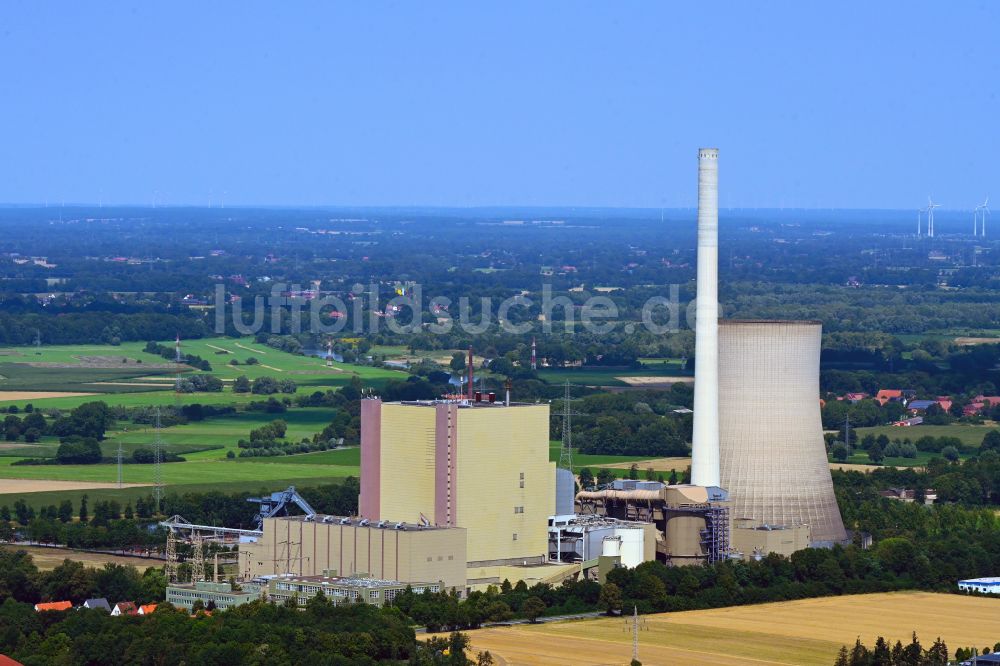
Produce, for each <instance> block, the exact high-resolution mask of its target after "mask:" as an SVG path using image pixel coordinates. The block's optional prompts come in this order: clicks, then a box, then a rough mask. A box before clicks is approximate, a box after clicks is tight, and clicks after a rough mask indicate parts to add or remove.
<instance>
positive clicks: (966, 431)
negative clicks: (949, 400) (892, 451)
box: [852, 423, 997, 464]
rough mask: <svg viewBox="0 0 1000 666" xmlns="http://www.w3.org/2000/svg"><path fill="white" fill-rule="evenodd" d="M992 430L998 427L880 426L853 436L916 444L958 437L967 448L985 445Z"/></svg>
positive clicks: (859, 429)
mask: <svg viewBox="0 0 1000 666" xmlns="http://www.w3.org/2000/svg"><path fill="white" fill-rule="evenodd" d="M990 430H997V426H995V425H992V426H987V425H971V424H968V423H958V424H952V425H918V426H910V427H909V428H900V427H896V426H878V427H874V428H855V429H853V430H852V432H853V434H854V435H856V436H857V437H858V438H859V439H860V438H863V437H864V436H865V435H868V434H871V435H874V436H875V437H878V436H879V435H885V436H886V437H888V438H889V440H890V441H891V440H894V439H906V438H909V440H910V441H911V442H915V441H917V440H918V439H920V438H921V437H927V436H930V437H958V438H959V439H960V440H962V443H963V444H965V445H967V446H979V445H980V444H982V443H983V437H985V436H986V433H988V432H989V431H990ZM911 464H912V462H911Z"/></svg>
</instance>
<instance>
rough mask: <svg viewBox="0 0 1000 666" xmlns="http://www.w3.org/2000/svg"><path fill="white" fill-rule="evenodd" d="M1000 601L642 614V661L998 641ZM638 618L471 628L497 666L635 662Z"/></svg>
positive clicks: (808, 660)
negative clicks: (633, 622)
mask: <svg viewBox="0 0 1000 666" xmlns="http://www.w3.org/2000/svg"><path fill="white" fill-rule="evenodd" d="M998 612H1000V599H989V598H983V597H967V596H961V595H957V594H955V595H952V594H935V593H929V592H893V593H886V594H863V595H850V596H841V597H826V598H822V599H806V600H800V601H788V602H780V603H773V604H761V605H756V606H736V607H731V608H719V609H712V610H703V611H688V612H682V613H662V614H658V615H647V616H645V617H643V618H642V620H643V627H644V628H643V630H642V631H641V632H640V635H639V660H640V661H641V662H643V663H645V664H695V663H697V664H715V665H719V666H722V665H727V666H730V665H737V666H751V665H756V666H760V665H762V664H773V665H781V664H796V665H802V666H812V665H815V666H830V664H832V663H833V662H834V661H835V660H836V658H837V652H838V651H839V650H840V647H841V646H842V645H845V644H846V645H848V647H850V646H851V645H853V644H854V641H855V640H856V639H857V638H858V637H860V638H861V640H862V641H863V642H865V643H867V644H868V645H869V646H871V645H872V644H873V643H874V642H875V639H876V637H877V636H879V635H882V636H884V637H886V638H887V639H889V640H890V641H891V642H893V643H895V641H896V640H902V641H903V642H904V644H905V643H907V642H909V639H910V636H911V634H912V633H913V632H914V631H915V632H916V633H917V636H918V638H919V639H920V640H921V642H922V643H923V644H924V646H925V647H927V646H929V645H930V644H931V643H932V642H933V641H934V639H935V638H937V637H939V636H940V637H941V638H942V639H944V641H945V642H946V643H947V645H948V648H949V652H951V653H952V654H953V653H954V650H955V648H957V647H960V646H983V645H993V644H994V643H996V641H997V640H1000V636H998V633H1000V625H998V623H997V620H996V617H997V614H998ZM629 621H630V620H626V619H623V618H602V619H598V620H578V621H569V622H555V623H551V624H540V625H535V626H531V625H517V626H513V627H497V628H490V629H482V630H479V631H470V632H468V636H469V638H470V640H471V643H472V650H473V653H475V651H480V650H489V651H490V653H491V654H492V655H493V657H494V659H495V660H496V661H497V663H499V664H506V665H507V666H548V665H550V664H551V665H556V664H565V663H567V656H568V655H572V656H573V657H572V662H573V663H574V664H579V665H580V666H587V665H593V666H598V665H603V664H625V663H628V661H629V659H631V656H632V634H631V632H630V631H627V630H626V623H627V622H629Z"/></svg>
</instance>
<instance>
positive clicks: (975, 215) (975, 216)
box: [972, 196, 990, 236]
mask: <svg viewBox="0 0 1000 666" xmlns="http://www.w3.org/2000/svg"><path fill="white" fill-rule="evenodd" d="M989 203H990V198H989V197H988V196H987V197H986V201H984V202H983V203H981V204H980V205H978V206H976V208H975V210H974V211H972V235H973V236H979V235H980V233H979V215H980V211H981V212H982V217H983V233H982V235H983V236H985V235H986V213H987V212H988V211H989Z"/></svg>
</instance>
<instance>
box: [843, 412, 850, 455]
mask: <svg viewBox="0 0 1000 666" xmlns="http://www.w3.org/2000/svg"><path fill="white" fill-rule="evenodd" d="M844 444H846V445H847V451H848V452H850V450H851V417H849V416H845V417H844Z"/></svg>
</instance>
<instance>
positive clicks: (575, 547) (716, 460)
mask: <svg viewBox="0 0 1000 666" xmlns="http://www.w3.org/2000/svg"><path fill="white" fill-rule="evenodd" d="M718 159H719V152H718V150H716V149H702V150H700V151H699V153H698V250H697V260H698V267H697V307H696V312H697V321H696V327H695V331H696V337H695V352H696V361H697V362H696V364H695V385H694V421H693V436H692V464H691V483H690V484H683V485H666V484H663V483H659V482H653V481H629V480H619V481H616V482H614V483H613V484H611V485H610V486H607V487H599V488H584V489H581V490H580V491H579V492H576V490H575V488H574V486H575V481H576V479H575V477H574V475H573V473H572V472H571V471H569V470H567V469H557V466H556V464H555V463H552V462H550V461H549V431H550V424H549V420H550V410H549V405H548V404H526V403H516V402H513V403H512V402H511V401H510V395H509V385H508V395H507V396H506V399H504V400H499V401H498V400H496V398H495V397H494V396H493V394H482V393H479V392H473V387H472V382H471V376H470V382H469V383H468V387H467V388H468V393H467V394H461V395H451V396H445V397H444V398H442V399H440V400H426V401H409V402H383V401H382V400H381V399H379V398H376V397H369V398H365V399H363V400H362V401H361V489H360V498H359V515H358V516H322V515H316V514H313V513H308V514H307V515H305V516H278V515H275V514H276V510H274V509H270V511H269V513H268V514H267V515H263V514H262V521H261V523H262V524H261V528H260V530H258V531H246V533H245V534H244V533H241V534H240V535H239V537H240V541H241V542H242V543H241V544H240V559H239V566H240V569H241V575H242V577H243V579H244V580H256V581H258V585H260V586H268V585H269V586H270V587H271V588H274V589H279V590H283V591H284V592H285V593H286V594H287V593H288V592H289V591H290V590H292V588H294V589H295V590H299V591H302V590H311V589H320V588H322V587H323V586H326V587H330V588H331V589H336V590H340V592H338V594H341V593H343V595H347V596H350V595H355V594H363V593H364V591H363V590H368V592H367V593H368V594H374V592H373V591H372V590H376V588H377V589H380V590H381V589H384V590H385V594H386V595H391V594H395V592H393V590H396V589H398V585H399V584H403V583H407V584H411V585H413V586H414V587H419V588H421V589H441V590H454V591H456V592H457V593H459V594H461V595H465V594H467V593H468V592H469V591H471V590H475V589H482V588H484V587H485V586H488V585H497V584H499V583H501V582H503V581H504V580H509V581H511V582H516V581H519V580H523V581H525V582H527V583H528V584H532V583H534V582H549V583H557V582H559V581H561V580H563V579H565V578H567V577H571V576H579V575H584V576H591V577H593V578H597V579H602V578H603V576H604V575H605V574H606V573H607V571H608V570H610V568H613V567H616V566H627V567H633V566H636V565H638V564H640V563H642V562H646V561H650V560H654V559H656V560H660V561H662V562H664V563H666V564H668V565H671V566H683V565H691V564H701V563H705V562H718V561H722V560H725V559H732V558H740V557H743V558H751V557H760V556H763V555H764V554H766V553H771V552H777V553H781V554H785V555H788V554H791V553H792V552H794V551H796V550H800V549H802V548H806V547H809V546H827V545H830V544H832V543H836V542H842V541H844V540H845V539H846V533H845V530H844V525H843V521H842V519H841V516H840V512H839V510H838V508H837V504H836V500H835V498H834V493H833V485H832V482H831V478H830V471H829V467H828V465H827V459H826V450H825V446H824V441H823V435H822V427H821V423H820V412H819V355H820V343H821V334H822V331H821V326H820V324H819V323H818V322H811V321H736V320H725V319H723V320H720V319H719V306H718V229H719V223H718ZM470 373H471V364H470ZM290 490H294V489H290ZM236 532H238V530H237V531H236ZM368 578H370V579H374V580H376V582H377V585H376V584H375V583H371V582H369V583H364V584H362V583H357V582H352V581H358V580H366V579H368ZM275 580H279V582H278V583H275ZM350 585H355V587H357V590H362V591H352V590H354V588H349V586H350ZM364 585H367V586H368V587H364ZM181 593H184V594H187V592H186V591H184V590H181V591H180V592H179V594H181ZM372 598H374V597H372Z"/></svg>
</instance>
